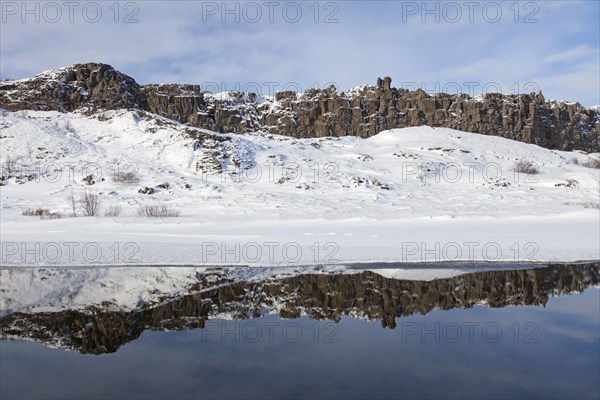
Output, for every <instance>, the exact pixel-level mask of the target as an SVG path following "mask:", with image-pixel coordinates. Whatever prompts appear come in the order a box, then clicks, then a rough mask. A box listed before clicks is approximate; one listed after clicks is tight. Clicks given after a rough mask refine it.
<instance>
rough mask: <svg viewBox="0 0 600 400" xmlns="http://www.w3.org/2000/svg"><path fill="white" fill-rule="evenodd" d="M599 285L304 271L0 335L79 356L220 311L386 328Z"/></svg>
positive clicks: (554, 268) (550, 269)
mask: <svg viewBox="0 0 600 400" xmlns="http://www.w3.org/2000/svg"><path fill="white" fill-rule="evenodd" d="M599 283H600V263H588V264H571V265H562V264H560V265H549V266H547V267H545V268H535V269H525V270H504V271H489V272H477V273H472V274H467V275H461V276H458V277H454V278H448V279H438V280H434V281H429V282H425V281H403V280H394V279H388V278H384V277H382V276H380V275H377V274H376V273H374V272H362V273H358V274H331V275H327V274H320V275H319V274H307V275H297V276H293V277H288V278H280V279H271V280H267V281H264V282H235V283H231V284H225V285H223V286H220V287H217V288H213V289H210V290H207V291H204V292H202V293H196V294H190V295H186V296H183V297H180V298H176V299H173V300H170V301H166V302H163V303H162V304H160V305H158V306H152V307H149V308H145V309H140V310H136V311H133V312H110V311H106V310H103V309H100V308H96V307H93V308H88V309H86V310H84V311H74V310H71V311H62V312H55V313H39V314H25V313H14V314H10V315H7V316H5V317H3V318H2V319H0V326H1V327H2V333H3V336H9V337H13V338H14V337H16V338H32V339H35V340H38V341H41V342H44V343H48V344H52V345H57V346H60V347H66V348H71V349H74V350H77V351H80V352H82V353H93V354H100V353H107V352H114V351H117V349H118V348H119V347H120V346H122V345H123V344H125V343H127V342H129V341H132V340H134V339H136V338H137V337H138V336H139V335H140V334H141V333H142V332H143V331H144V330H146V329H151V330H163V329H169V330H181V329H194V328H203V327H204V323H205V321H206V320H208V319H209V318H211V317H212V318H214V317H218V316H219V315H222V314H223V313H227V314H228V315H233V316H234V317H236V318H239V319H246V318H254V317H259V316H260V315H262V314H264V313H265V312H269V311H270V310H274V309H278V310H279V315H280V316H281V317H283V318H297V317H299V316H300V315H301V314H302V313H303V312H304V313H306V314H307V315H308V316H309V317H311V318H315V319H331V320H334V321H338V320H339V319H340V317H341V316H344V315H358V316H360V317H364V318H367V319H380V320H381V322H382V325H383V326H384V327H386V326H387V327H390V328H394V327H395V325H396V323H395V318H396V317H402V316H408V315H412V314H414V313H421V314H425V313H428V312H429V311H431V310H432V309H434V308H437V309H442V310H448V309H451V308H470V307H472V306H473V305H474V304H478V303H481V302H484V303H486V304H487V305H488V306H490V307H504V306H507V305H539V304H545V303H546V302H547V301H548V297H549V296H552V295H560V294H565V293H570V292H579V291H582V290H584V289H585V288H587V287H589V286H590V285H598V284H599Z"/></svg>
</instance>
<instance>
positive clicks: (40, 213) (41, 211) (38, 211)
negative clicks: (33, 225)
mask: <svg viewBox="0 0 600 400" xmlns="http://www.w3.org/2000/svg"><path fill="white" fill-rule="evenodd" d="M22 214H23V215H25V216H28V217H40V218H41V219H59V218H62V217H63V215H62V214H61V213H59V212H58V211H50V210H48V209H47V208H28V209H27V210H25V211H23V213H22Z"/></svg>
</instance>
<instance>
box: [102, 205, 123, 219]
mask: <svg viewBox="0 0 600 400" xmlns="http://www.w3.org/2000/svg"><path fill="white" fill-rule="evenodd" d="M122 210H123V209H122V208H121V206H120V205H112V206H110V207H108V209H107V210H106V211H105V212H104V216H105V217H118V216H119V215H121V211H122Z"/></svg>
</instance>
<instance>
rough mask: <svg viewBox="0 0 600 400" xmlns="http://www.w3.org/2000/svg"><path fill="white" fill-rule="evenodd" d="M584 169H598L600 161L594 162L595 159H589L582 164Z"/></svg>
mask: <svg viewBox="0 0 600 400" xmlns="http://www.w3.org/2000/svg"><path fill="white" fill-rule="evenodd" d="M581 165H583V166H584V167H588V168H595V169H600V160H596V159H595V158H591V159H589V160H588V161H585V162H584V163H582V164H581Z"/></svg>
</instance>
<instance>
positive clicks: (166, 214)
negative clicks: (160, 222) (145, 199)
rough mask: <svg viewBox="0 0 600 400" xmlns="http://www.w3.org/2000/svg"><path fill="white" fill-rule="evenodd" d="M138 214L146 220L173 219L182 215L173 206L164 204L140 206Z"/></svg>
mask: <svg viewBox="0 0 600 400" xmlns="http://www.w3.org/2000/svg"><path fill="white" fill-rule="evenodd" d="M137 214H138V216H139V217H145V218H172V217H179V215H180V214H181V213H180V212H179V210H175V209H174V208H173V207H171V206H167V205H164V204H162V205H144V206H140V207H139V208H138V210H137Z"/></svg>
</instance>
